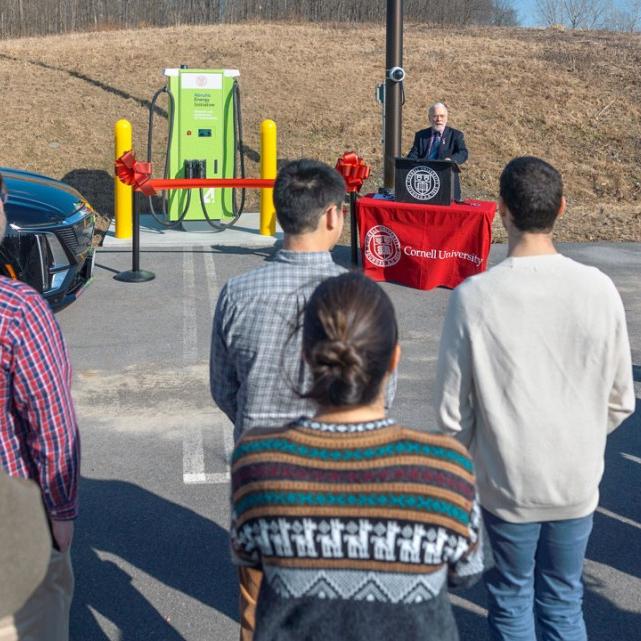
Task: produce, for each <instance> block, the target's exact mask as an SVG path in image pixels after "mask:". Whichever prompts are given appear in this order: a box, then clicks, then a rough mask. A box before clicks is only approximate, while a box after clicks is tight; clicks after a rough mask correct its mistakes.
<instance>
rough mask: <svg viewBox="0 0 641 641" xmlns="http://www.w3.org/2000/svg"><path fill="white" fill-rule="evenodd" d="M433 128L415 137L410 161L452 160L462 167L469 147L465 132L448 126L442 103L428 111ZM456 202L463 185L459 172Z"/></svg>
mask: <svg viewBox="0 0 641 641" xmlns="http://www.w3.org/2000/svg"><path fill="white" fill-rule="evenodd" d="M427 115H428V117H429V120H430V123H431V124H432V126H431V127H428V128H427V129H421V130H420V131H417V132H416V134H415V135H414V144H413V145H412V148H411V149H410V151H409V153H408V154H407V157H408V159H409V160H451V161H453V162H455V163H456V164H457V165H462V164H463V163H464V162H465V161H466V160H467V147H466V146H465V139H464V137H463V132H462V131H459V130H458V129H452V127H448V126H447V107H446V106H445V105H444V104H443V103H442V102H437V103H435V104H433V105H432V106H431V107H430V108H429V109H428V110H427ZM453 174H454V175H453V177H454V200H461V183H460V181H459V176H458V172H456V171H455V172H453Z"/></svg>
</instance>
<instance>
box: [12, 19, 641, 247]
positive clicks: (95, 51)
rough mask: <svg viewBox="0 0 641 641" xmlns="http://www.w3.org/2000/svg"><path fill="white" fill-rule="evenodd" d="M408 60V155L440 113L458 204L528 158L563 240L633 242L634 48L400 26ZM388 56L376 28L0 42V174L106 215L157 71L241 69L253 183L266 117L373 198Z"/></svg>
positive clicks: (638, 139)
mask: <svg viewBox="0 0 641 641" xmlns="http://www.w3.org/2000/svg"><path fill="white" fill-rule="evenodd" d="M404 45H405V68H406V71H407V82H406V86H405V95H406V104H405V108H404V113H403V118H404V120H403V148H404V151H407V149H408V148H409V146H410V145H411V141H412V135H413V132H414V130H416V129H418V128H420V127H422V126H425V120H426V114H425V110H426V107H427V106H428V104H430V103H431V102H433V101H434V100H444V101H445V102H447V104H448V105H449V107H450V124H452V125H453V126H455V127H457V128H460V129H462V130H463V131H464V132H465V134H466V140H467V143H468V147H469V149H470V160H469V161H468V163H467V164H466V166H465V173H464V175H463V178H462V180H463V184H464V191H465V195H466V196H470V197H479V198H494V196H495V194H496V185H497V180H498V176H499V173H500V170H501V168H502V166H503V165H504V164H505V162H506V161H507V160H509V159H510V158H511V157H513V156H515V155H521V154H535V155H539V156H542V157H544V158H546V159H548V160H549V161H551V162H552V163H554V164H555V165H556V166H557V167H558V168H559V169H560V170H561V171H562V173H563V175H564V178H565V181H566V186H567V193H568V199H569V211H568V213H567V215H566V217H565V219H564V221H563V222H562V224H560V227H559V234H558V235H559V238H560V239H562V240H600V239H607V240H637V241H639V240H641V169H640V167H641V76H640V75H639V72H638V70H639V68H641V37H640V36H639V35H625V34H614V33H587V32H559V31H550V30H546V31H542V30H526V29H479V28H473V29H465V30H460V29H459V30H457V29H443V28H439V29H434V28H429V27H426V26H424V25H406V27H405V34H404ZM384 47H385V29H384V27H383V26H382V25H380V26H379V25H369V26H368V25H365V26H363V25H355V26H353V27H350V26H334V25H331V26H328V25H307V24H305V25H292V24H264V23H258V24H241V25H220V26H205V27H197V28H186V27H184V28H173V29H147V30H141V31H120V32H117V31H114V32H103V33H88V34H75V35H66V36H59V37H47V38H33V39H22V40H13V41H6V40H5V41H0V90H1V95H2V110H1V111H0V123H1V126H2V131H3V134H4V136H3V138H4V144H3V145H2V151H1V153H0V164H5V165H10V166H16V167H22V168H29V169H32V170H35V171H39V172H43V173H46V174H50V175H53V176H55V177H58V178H65V179H66V180H67V181H69V182H71V183H72V184H74V185H75V186H78V187H79V188H80V189H81V190H82V191H83V192H84V193H85V195H86V196H87V197H89V198H90V199H91V200H92V201H93V202H94V204H95V205H96V207H97V208H98V209H100V210H102V211H103V212H105V213H107V214H110V213H111V210H112V182H111V181H112V179H111V177H110V175H111V172H112V165H113V124H114V123H115V121H116V120H118V119H119V118H123V117H124V118H128V119H129V120H131V122H132V123H133V126H134V138H135V148H136V151H137V156H138V158H139V159H144V156H145V154H146V151H145V148H146V142H145V141H146V132H147V117H148V109H147V107H148V101H149V100H150V98H151V96H152V95H153V93H154V91H155V90H156V89H157V88H159V87H160V86H161V85H162V84H163V82H164V80H163V76H162V71H163V69H164V68H165V67H174V66H179V65H180V64H188V65H189V66H191V67H210V68H218V67H236V68H238V69H240V71H241V79H240V80H241V90H242V95H243V114H244V130H245V144H246V146H247V147H248V150H249V156H250V159H249V162H248V173H249V175H253V176H256V175H258V162H257V161H258V154H257V152H258V149H259V127H260V122H261V120H262V119H263V118H273V119H274V120H275V121H276V122H277V124H278V128H279V157H280V158H281V159H285V158H295V157H299V156H302V155H306V156H312V157H317V158H320V159H322V160H325V161H327V162H329V163H332V164H333V163H334V162H335V160H336V158H337V157H338V156H339V155H340V154H342V153H343V151H345V150H348V149H353V150H355V151H357V152H358V153H359V154H360V155H362V156H364V157H365V159H366V160H367V161H368V162H369V163H370V164H371V165H372V167H373V177H372V178H371V179H370V180H369V181H368V183H367V184H366V185H365V190H367V189H370V190H373V189H375V188H376V187H377V186H378V184H380V182H381V155H382V149H381V144H380V136H381V112H380V107H379V105H377V104H376V102H375V100H374V86H375V84H376V83H377V82H380V81H381V78H382V76H383V73H384V72H383V66H384V57H385V56H384ZM162 106H163V107H165V106H166V105H162ZM156 122H157V123H158V127H157V134H158V135H157V139H160V138H162V136H163V135H164V132H165V131H166V128H165V126H164V123H163V122H162V120H161V119H158V118H157V119H156ZM157 151H158V152H159V151H160V145H158V146H157ZM156 158H159V155H157V156H156ZM159 172H160V166H159V165H158V169H157V171H156V174H157V175H159ZM254 202H255V201H254ZM496 232H497V234H496V237H497V238H501V235H500V231H499V228H498V225H497V226H496Z"/></svg>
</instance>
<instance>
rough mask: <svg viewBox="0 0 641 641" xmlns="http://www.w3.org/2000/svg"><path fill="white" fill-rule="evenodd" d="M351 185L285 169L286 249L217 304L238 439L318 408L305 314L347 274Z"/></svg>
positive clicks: (324, 172) (247, 630)
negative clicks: (325, 288)
mask: <svg viewBox="0 0 641 641" xmlns="http://www.w3.org/2000/svg"><path fill="white" fill-rule="evenodd" d="M344 198H345V183H344V181H343V178H342V177H341V175H340V174H339V173H338V172H337V171H336V170H334V169H332V168H331V167H328V166H327V165H325V164H323V163H321V162H317V161H314V160H305V159H303V160H297V161H294V162H290V163H288V164H287V165H285V166H284V167H283V168H282V169H281V170H280V172H279V173H278V177H277V178H276V182H275V184H274V205H275V207H276V217H277V218H278V222H279V224H280V226H281V227H282V228H283V231H284V233H285V234H284V235H285V237H284V240H283V248H282V249H281V250H280V251H278V252H277V253H276V255H275V256H274V258H273V260H272V261H271V262H270V263H269V264H268V265H266V266H264V267H260V268H258V269H255V270H253V271H250V272H248V273H247V274H243V275H241V276H237V277H236V278H232V279H231V280H229V281H228V282H227V284H226V285H225V286H224V287H223V289H222V291H221V293H220V296H219V298H218V304H217V306H216V314H215V317H214V328H213V335H212V342H211V361H210V382H211V393H212V396H213V397H214V400H215V401H216V403H217V405H218V407H220V409H221V410H222V411H223V412H225V414H226V415H227V416H228V417H229V420H230V421H231V422H232V423H233V424H234V438H235V440H236V441H237V440H238V438H239V437H240V435H241V434H242V433H243V432H244V431H246V430H248V429H251V428H253V427H261V428H269V427H282V426H283V425H285V424H286V423H288V422H290V421H292V420H294V419H295V418H298V417H300V416H301V415H303V414H306V415H310V414H311V415H313V414H314V413H315V411H316V408H315V407H314V404H313V403H311V402H310V401H307V400H305V399H301V398H299V397H298V396H297V395H296V393H295V391H294V389H295V388H300V387H302V383H303V381H304V372H303V368H302V363H301V358H300V353H301V335H300V332H299V331H298V329H297V327H298V320H299V314H300V312H301V311H302V309H303V307H304V306H305V303H306V302H307V299H308V298H309V296H310V295H311V294H312V292H313V291H314V289H315V288H316V286H317V285H318V284H319V283H320V282H321V281H322V280H324V279H326V278H329V277H330V276H336V275H338V274H340V273H341V272H344V271H345V270H344V269H343V268H342V267H339V266H338V265H336V264H335V263H334V261H333V260H332V257H331V254H330V253H329V252H330V250H331V249H332V248H333V247H334V245H336V243H337V241H338V239H339V237H340V235H341V232H342V230H343V222H344V211H343V200H344ZM240 582H241V605H240V611H241V612H240V614H241V640H242V641H249V640H250V639H251V638H252V635H253V630H254V606H255V599H256V596H257V595H258V588H259V585H260V574H259V573H257V571H256V570H253V569H251V568H241V569H240Z"/></svg>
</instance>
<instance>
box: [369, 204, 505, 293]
mask: <svg viewBox="0 0 641 641" xmlns="http://www.w3.org/2000/svg"><path fill="white" fill-rule="evenodd" d="M495 211H496V203H494V202H488V201H481V200H468V201H466V202H465V203H454V204H452V205H450V206H438V205H414V204H408V203H398V202H394V201H389V200H382V199H375V198H369V197H365V198H361V199H360V200H359V201H358V203H357V218H358V228H359V236H360V246H361V253H362V262H363V271H364V273H365V274H366V275H367V276H369V277H370V278H372V279H373V280H379V281H393V282H397V283H401V284H403V285H407V286H409V287H415V288H417V289H432V288H434V287H439V286H444V287H451V288H454V287H456V286H457V285H458V284H459V283H461V282H462V281H463V280H465V279H466V278H467V277H468V276H473V275H474V274H478V273H480V272H482V271H485V269H487V257H488V255H489V253H490V244H491V242H492V221H493V219H494V213H495Z"/></svg>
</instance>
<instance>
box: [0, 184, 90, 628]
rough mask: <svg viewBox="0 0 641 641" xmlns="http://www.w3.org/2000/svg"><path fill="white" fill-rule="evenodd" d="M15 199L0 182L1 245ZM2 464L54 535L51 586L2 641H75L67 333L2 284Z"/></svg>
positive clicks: (74, 478)
mask: <svg viewBox="0 0 641 641" xmlns="http://www.w3.org/2000/svg"><path fill="white" fill-rule="evenodd" d="M7 197H8V194H7V192H6V190H5V189H4V186H3V184H2V177H1V176H0V242H1V241H2V239H3V238H4V233H5V229H6V218H5V213H4V203H5V202H6V201H7ZM0 349H1V351H0V464H1V465H2V468H3V469H4V470H5V472H6V473H7V474H9V475H10V476H16V477H23V478H30V479H33V480H34V481H35V482H36V483H37V484H38V485H39V487H40V491H41V494H42V501H43V504H44V507H45V510H46V513H47V516H48V519H49V525H50V529H51V535H52V549H51V558H50V561H49V568H48V571H47V574H46V576H45V578H44V580H43V582H42V583H41V584H40V585H39V586H38V588H36V591H35V592H34V593H33V594H32V596H31V597H30V598H29V599H28V601H27V602H26V603H25V605H24V606H23V607H22V608H21V609H20V610H18V611H17V612H16V613H14V614H13V615H12V616H8V617H4V618H2V619H0V641H17V640H19V639H37V640H38V641H67V640H68V638H69V608H70V605H71V597H72V593H73V572H72V569H71V559H70V555H69V548H70V546H71V540H72V538H73V523H74V519H75V518H76V516H77V511H78V507H77V498H76V492H77V486H78V474H79V459H80V443H79V440H78V428H77V424H76V417H75V413H74V408H73V402H72V400H71V369H70V367H69V361H68V356H67V350H66V347H65V343H64V340H63V338H62V334H61V333H60V328H59V327H58V324H57V322H56V320H55V318H54V317H53V314H52V313H51V310H50V309H49V307H48V305H47V303H46V302H45V301H44V299H43V298H42V297H41V296H40V295H39V294H38V293H37V292H36V291H34V290H33V289H31V287H29V286H28V285H25V284H24V283H21V282H20V281H17V280H10V279H8V278H5V277H3V276H0Z"/></svg>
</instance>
